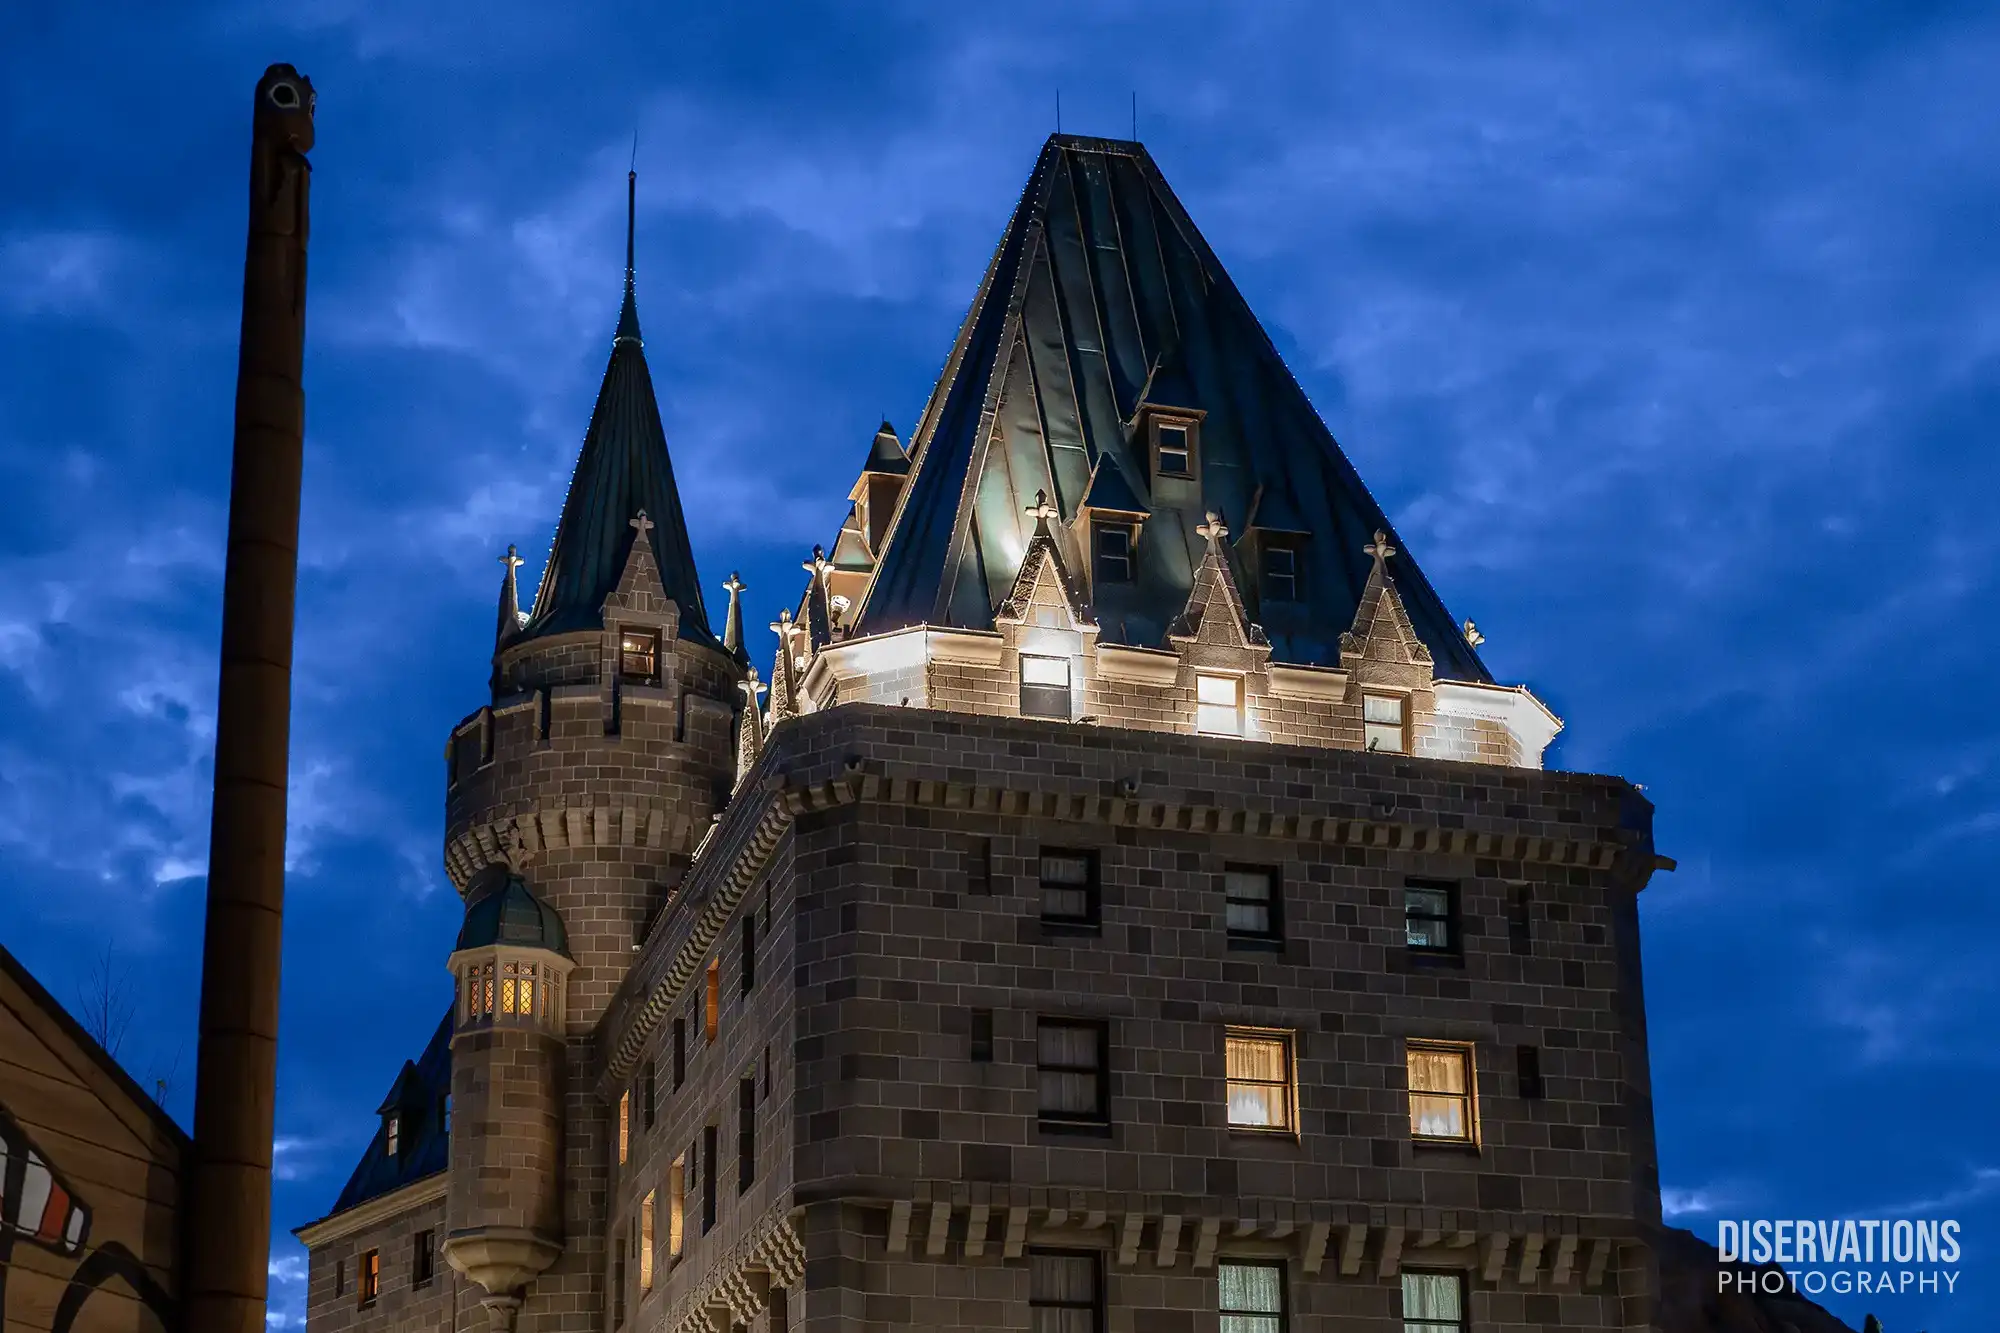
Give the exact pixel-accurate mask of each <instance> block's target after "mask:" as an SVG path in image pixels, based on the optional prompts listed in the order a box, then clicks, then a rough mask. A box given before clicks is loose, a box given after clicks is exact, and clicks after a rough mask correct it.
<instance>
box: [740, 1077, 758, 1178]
mask: <svg viewBox="0 0 2000 1333" xmlns="http://www.w3.org/2000/svg"><path fill="white" fill-rule="evenodd" d="M756 1179H757V1080H756V1079H754V1078H746V1079H741V1080H739V1081H738V1082H737V1084H736V1192H737V1193H738V1194H741V1193H742V1192H743V1191H744V1190H747V1189H749V1188H750V1186H751V1184H752V1183H753V1182H754V1181H755V1180H756Z"/></svg>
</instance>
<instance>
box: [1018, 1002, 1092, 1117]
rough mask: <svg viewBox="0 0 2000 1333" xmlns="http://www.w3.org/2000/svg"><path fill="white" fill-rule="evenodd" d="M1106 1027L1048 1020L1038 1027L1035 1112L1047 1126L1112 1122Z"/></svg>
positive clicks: (1072, 1020) (1036, 1028) (1038, 1022)
mask: <svg viewBox="0 0 2000 1333" xmlns="http://www.w3.org/2000/svg"><path fill="white" fill-rule="evenodd" d="M1108 1046H1109V1030H1108V1029H1107V1028H1106V1026H1105V1025H1104V1024H1103V1023H1097V1022H1086V1021H1080V1020H1076V1019H1062V1018H1044V1019H1039V1020H1037V1022H1036V1024H1035V1071H1036V1081H1037V1088H1038V1091H1037V1096H1036V1110H1037V1112H1038V1113H1039V1114H1040V1116H1041V1118H1042V1120H1044V1121H1045V1122H1054V1123H1058V1124H1061V1123H1065V1122H1067V1123H1073V1124H1086V1125H1102V1124H1105V1123H1107V1122H1108V1121H1109V1119H1110V1099H1109V1097H1108V1096H1107V1093H1108V1091H1109V1089H1108V1088H1107V1087H1106V1079H1105V1065H1106V1064H1107V1063H1108V1060H1107V1056H1108V1055H1109V1050H1108Z"/></svg>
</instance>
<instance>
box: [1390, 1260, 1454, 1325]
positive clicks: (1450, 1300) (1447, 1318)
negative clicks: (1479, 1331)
mask: <svg viewBox="0 0 2000 1333" xmlns="http://www.w3.org/2000/svg"><path fill="white" fill-rule="evenodd" d="M1466 1327H1467V1325H1466V1322H1465V1275H1464V1274H1463V1273H1413V1272H1411V1271H1409V1270H1408V1269H1405V1270H1404V1271H1403V1333H1463V1331H1464V1329H1465V1328H1466Z"/></svg>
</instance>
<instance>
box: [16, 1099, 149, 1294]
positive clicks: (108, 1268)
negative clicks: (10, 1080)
mask: <svg viewBox="0 0 2000 1333" xmlns="http://www.w3.org/2000/svg"><path fill="white" fill-rule="evenodd" d="M89 1240H90V1205H89V1203H88V1202H86V1201H85V1200H84V1199H82V1198H80V1197H78V1195H77V1193H76V1191H75V1189H73V1188H72V1187H71V1186H70V1184H69V1182H68V1181H66V1180H64V1179H63V1176H62V1173H61V1172H60V1171H59V1170H58V1169H57V1168H56V1166H55V1165H54V1164H52V1163H51V1162H50V1160H49V1157H48V1154H46V1153H45V1152H43V1151H42V1149H41V1148H40V1147H39V1146H38V1145H37V1144H36V1143H35V1142H34V1140H33V1139H31V1138H29V1137H28V1134H27V1131H25V1130H23V1129H22V1128H21V1125H20V1122H18V1121H17V1120H15V1119H14V1117H13V1116H12V1115H11V1114H9V1112H8V1110H7V1107H6V1105H5V1104H4V1103H0V1330H4V1329H5V1328H6V1327H7V1325H8V1314H7V1309H8V1307H7V1277H8V1273H9V1271H10V1270H11V1269H12V1267H13V1257H14V1248H15V1246H17V1245H20V1244H23V1243H26V1244H29V1245H33V1246H36V1247H38V1248H40V1249H43V1250H46V1251H48V1252H49V1253H51V1254H55V1255H58V1256H61V1257H62V1258H66V1259H67V1258H76V1257H78V1256H79V1255H81V1256H82V1260H81V1262H79V1263H78V1264H77V1266H76V1269H75V1271H74V1272H72V1273H71V1274H70V1277H69V1285H68V1286H67V1287H65V1288H64V1289H63V1294H62V1298H61V1299H60V1300H59V1301H58V1302H57V1304H56V1310H55V1319H54V1322H53V1323H52V1324H51V1325H50V1327H51V1329H52V1333H76V1330H78V1329H79V1328H80V1327H82V1326H80V1325H79V1323H78V1321H79V1320H80V1319H81V1318H82V1316H83V1313H84V1309H85V1306H86V1305H87V1304H88V1303H89V1301H90V1298H91V1297H92V1296H94V1295H96V1294H97V1293H98V1292H99V1291H101V1290H103V1289H104V1287H105V1284H106V1283H109V1282H112V1281H116V1282H119V1283H122V1284H123V1285H124V1286H125V1287H126V1288H127V1289H128V1290H130V1291H131V1292H132V1294H133V1295H135V1296H137V1297H138V1299H139V1302H140V1304H142V1305H143V1306H145V1308H146V1309H148V1310H150V1311H151V1312H152V1314H153V1316H154V1318H156V1319H157V1320H158V1321H159V1324H160V1327H162V1328H164V1329H173V1328H176V1327H177V1325H176V1323H175V1312H174V1300H173V1297H172V1296H170V1295H168V1294H167V1292H166V1291H165V1290H163V1289H162V1288H161V1286H160V1284H159V1283H158V1282H156V1281H154V1279H153V1275H152V1274H151V1273H149V1272H147V1271H146V1265H145V1264H144V1263H142V1262H141V1261H140V1259H139V1257H138V1256H137V1255H135V1254H133V1253H132V1251H131V1250H129V1249H127V1248H126V1247H125V1246H123V1245H121V1244H119V1243H118V1242H117V1241H115V1240H112V1241H104V1242H101V1243H99V1244H98V1245H96V1246H95V1247H90V1248H87V1247H88V1243H89Z"/></svg>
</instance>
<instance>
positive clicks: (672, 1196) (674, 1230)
mask: <svg viewBox="0 0 2000 1333" xmlns="http://www.w3.org/2000/svg"><path fill="white" fill-rule="evenodd" d="M686 1235H687V1155H686V1154H685V1153H683V1154H682V1155H681V1156H679V1157H676V1158H674V1164H673V1165H672V1166H671V1167H669V1168H668V1169H667V1255H668V1257H669V1258H673V1259H678V1258H680V1257H681V1246H682V1245H683V1244H684V1243H685V1238H686Z"/></svg>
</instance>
